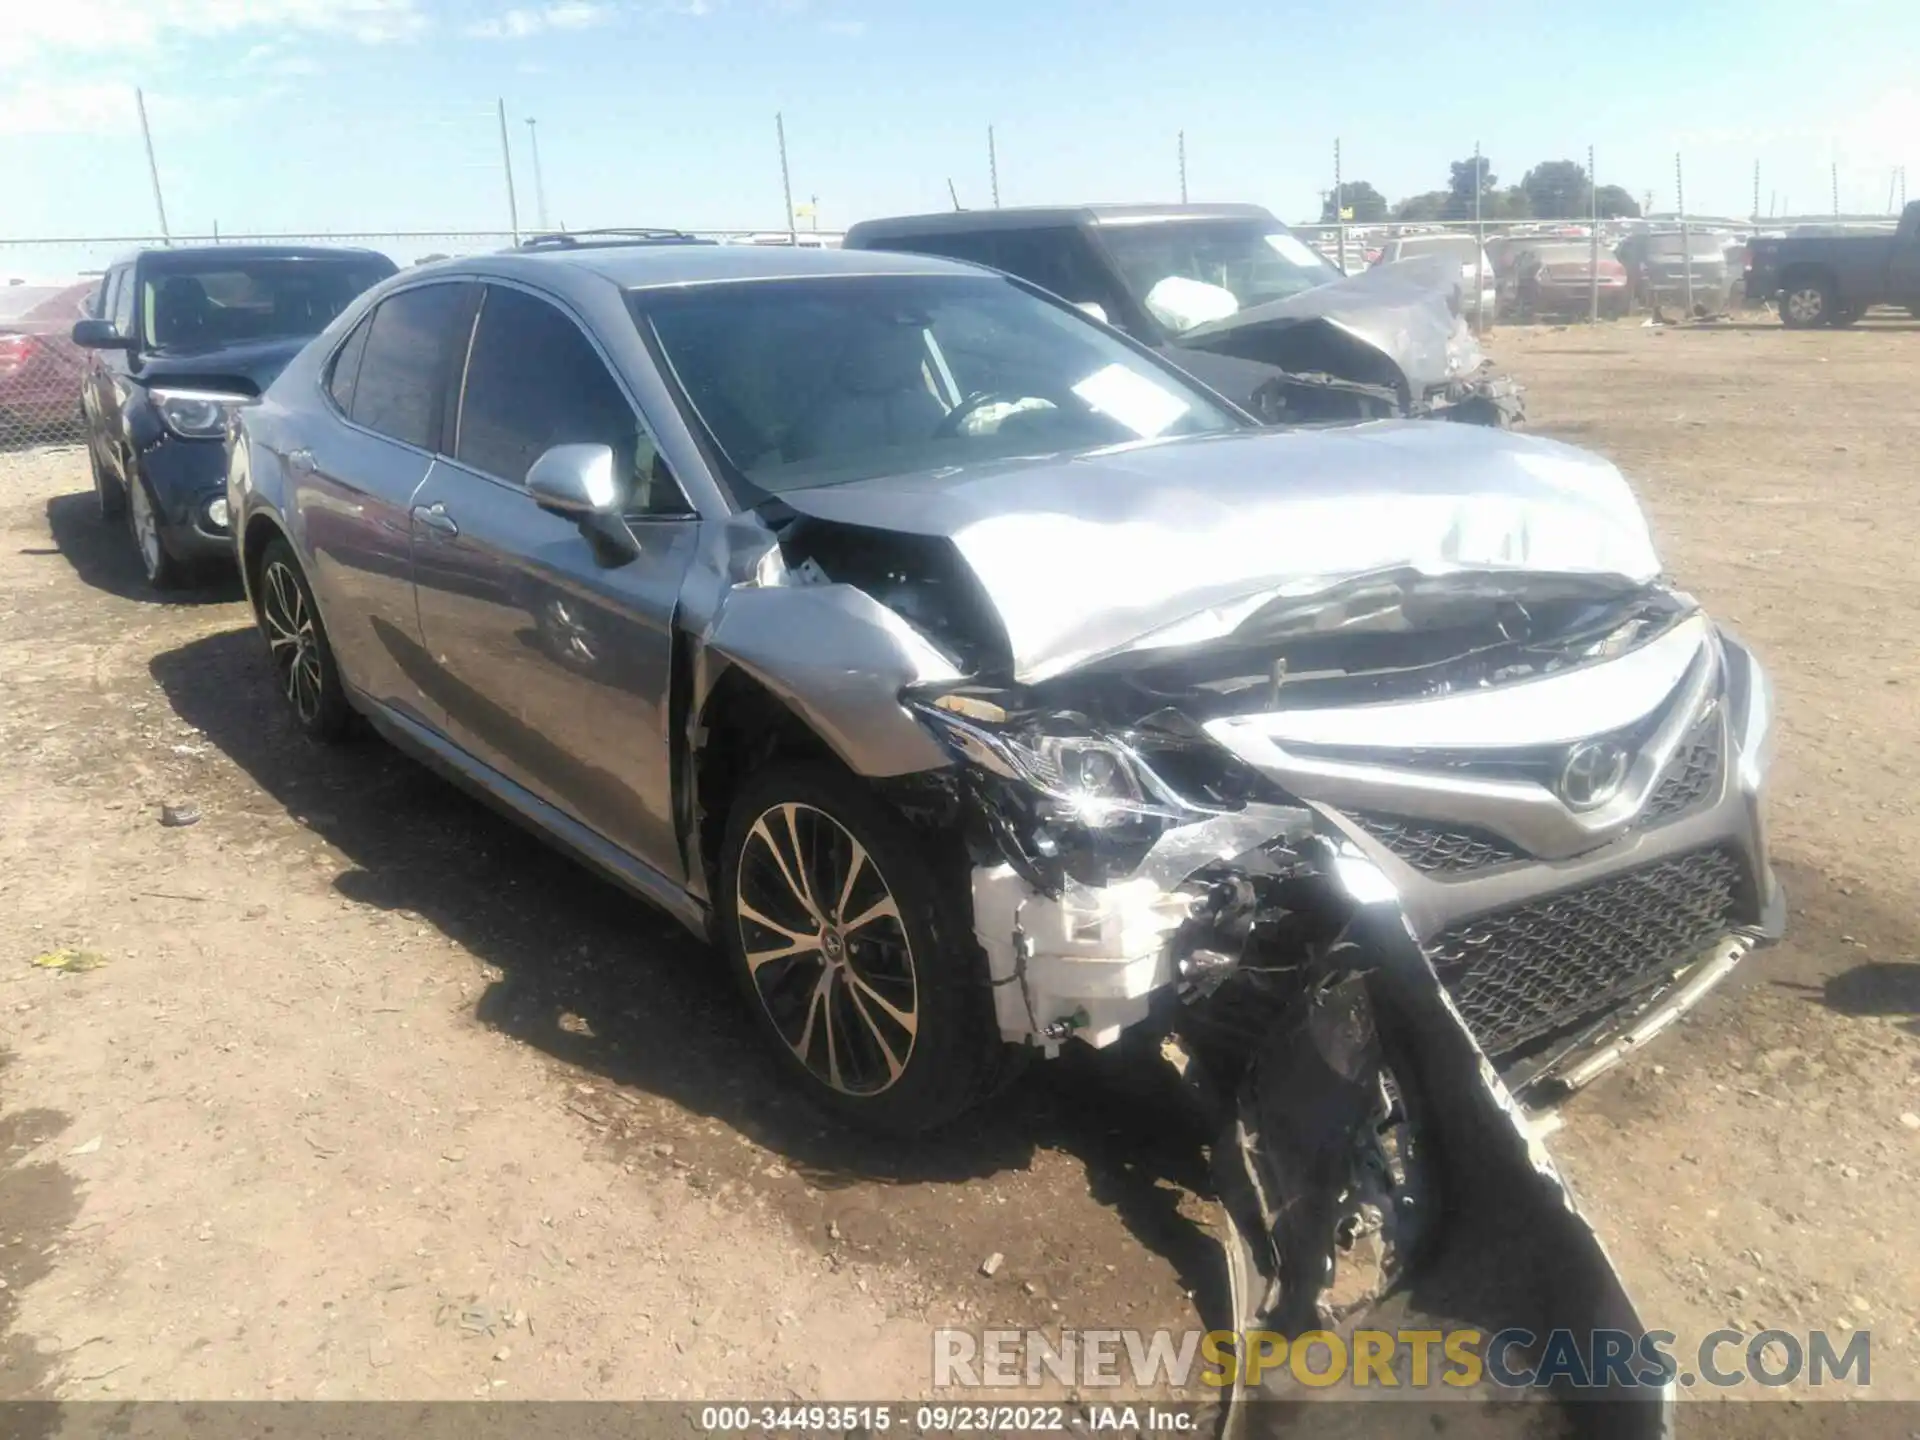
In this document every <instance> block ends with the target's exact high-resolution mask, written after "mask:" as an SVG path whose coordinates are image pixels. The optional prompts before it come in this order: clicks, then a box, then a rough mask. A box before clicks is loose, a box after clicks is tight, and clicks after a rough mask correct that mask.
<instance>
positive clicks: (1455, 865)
mask: <svg viewBox="0 0 1920 1440" xmlns="http://www.w3.org/2000/svg"><path fill="white" fill-rule="evenodd" d="M1351 818H1352V820H1353V823H1354V824H1356V825H1358V826H1359V827H1360V828H1361V829H1362V830H1364V831H1366V832H1367V834H1369V835H1371V836H1372V837H1373V838H1374V839H1376V840H1378V841H1379V842H1380V843H1381V844H1382V845H1384V846H1386V847H1387V849H1389V850H1391V851H1392V852H1393V853H1394V854H1395V855H1397V856H1398V857H1399V858H1400V859H1402V860H1404V861H1406V862H1407V864H1409V865H1411V866H1412V867H1413V868H1414V869H1416V870H1423V871H1425V872H1427V873H1428V874H1440V875H1458V874H1461V873H1463V872H1465V871H1468V870H1483V869H1485V868H1486V867H1488V866H1489V865H1509V864H1512V863H1513V862H1514V861H1516V860H1524V859H1526V858H1527V854H1526V852H1525V851H1524V850H1521V849H1520V848H1519V847H1518V846H1516V845H1515V844H1514V843H1513V842H1512V841H1510V840H1508V839H1506V838H1504V837H1503V836H1499V835H1496V834H1494V833H1493V832H1492V831H1491V830H1483V829H1481V828H1479V827H1478V826H1476V825H1443V824H1434V823H1432V822H1428V821H1421V820H1403V819H1397V818H1395V817H1394V816H1391V815H1355V816H1353V817H1351Z"/></svg>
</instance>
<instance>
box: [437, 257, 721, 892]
mask: <svg viewBox="0 0 1920 1440" xmlns="http://www.w3.org/2000/svg"><path fill="white" fill-rule="evenodd" d="M577 443H587V444H604V445H609V446H611V447H612V449H613V451H614V454H615V457H616V461H617V464H618V467H619V472H620V473H621V474H623V475H624V476H626V477H629V485H630V495H629V503H628V510H629V520H628V524H629V526H630V528H631V530H632V532H633V534H634V536H635V538H636V540H637V541H638V542H639V550H640V553H639V555H638V556H637V557H636V558H634V559H631V560H628V561H626V562H625V563H621V564H609V563H606V560H605V558H603V556H604V552H597V551H596V548H595V547H594V546H593V545H592V544H590V543H589V541H588V539H587V538H586V536H585V535H583V534H582V532H581V530H580V528H579V526H578V525H576V524H575V523H574V522H573V521H571V520H567V519H563V518H561V517H559V516H556V515H551V514H549V513H547V512H546V511H544V510H541V509H540V508H539V506H538V505H536V504H535V503H534V501H533V499H532V497H531V496H530V495H529V494H528V493H527V490H526V488H525V485H524V480H525V476H526V472H527V470H528V468H529V467H530V466H531V465H532V463H533V461H534V460H535V459H536V458H537V457H538V456H539V455H540V454H541V452H543V451H544V450H546V449H548V448H549V447H550V446H553V445H560V444H577ZM453 450H454V459H453V460H452V461H449V460H447V459H446V458H444V457H443V458H442V459H440V460H439V461H437V462H436V463H435V465H434V467H433V470H432V473H431V474H430V475H429V476H428V477H427V482H426V484H425V485H424V486H423V487H422V488H421V490H420V492H419V493H418V494H417V495H415V496H414V502H413V544H414V577H415V587H416V594H417V598H418V604H419V614H420V628H421V635H422V638H423V640H424V642H425V644H426V647H427V650H428V652H429V654H430V655H431V657H432V660H433V664H434V668H435V678H434V681H433V684H434V694H433V698H434V699H435V700H436V701H437V702H438V703H439V705H440V706H441V707H443V709H444V712H445V715H446V730H447V734H448V736H449V738H451V739H452V740H453V741H454V743H456V744H457V745H459V746H461V747H462V748H463V749H465V750H467V751H468V752H469V753H470V754H472V755H473V756H474V757H475V758H477V759H479V760H481V761H483V762H484V763H485V764H487V765H489V766H491V767H492V768H494V769H495V770H498V771H499V772H501V773H502V774H503V775H505V776H506V777H507V778H508V779H510V780H512V781H514V782H515V783H517V784H519V785H523V786H525V787H526V788H527V789H528V790H530V791H532V792H533V793H534V794H535V795H537V796H539V797H540V798H541V799H543V800H545V801H547V802H548V803H549V804H551V805H554V806H555V807H557V808H558V809H560V810H561V811H563V812H564V813H566V814H568V815H570V816H572V817H573V818H574V819H576V820H578V821H580V822H581V823H582V824H584V825H586V826H588V827H589V828H590V829H592V830H594V831H596V832H598V833H599V834H600V835H602V836H603V837H605V838H606V839H608V840H611V841H613V842H614V843H615V844H616V845H619V846H620V847H621V848H623V849H625V850H627V851H628V852H630V853H632V854H634V855H637V856H638V857H639V858H641V859H642V860H644V861H645V862H646V863H648V864H649V865H651V866H653V868H655V869H656V870H658V871H660V872H661V873H662V874H664V875H666V876H667V877H668V878H670V879H675V880H680V879H684V866H683V865H682V864H681V862H680V859H679V845H678V841H677V837H676V835H675V831H674V824H673V804H672V790H671V766H670V760H669V755H670V733H669V730H670V725H669V712H668V695H669V689H670V684H671V673H672V651H673V616H674V610H675V607H676V605H677V603H678V601H679V595H680V585H681V581H682V578H683V577H684V575H685V574H686V570H687V566H688V563H689V562H690V560H691V559H692V556H693V551H694V545H695V543H696V540H697V538H698V525H699V522H698V521H697V520H696V519H694V518H693V515H692V512H691V509H690V507H688V506H687V505H686V503H685V501H684V500H683V499H682V498H681V495H680V492H679V489H678V487H677V485H675V484H674V482H673V479H672V477H671V475H669V474H668V473H667V471H666V467H665V463H664V461H663V460H661V459H660V458H659V456H658V453H657V451H655V449H654V447H653V445H652V442H651V439H650V437H649V432H648V430H647V427H646V425H645V422H644V421H643V420H642V419H641V418H640V414H639V411H638V408H637V407H636V406H635V405H634V404H633V403H632V401H631V399H630V398H629V396H628V394H627V392H626V390H625V389H624V387H623V386H622V385H621V384H620V383H619V382H618V381H617V380H616V379H615V377H614V374H613V371H612V369H611V368H610V366H609V365H608V363H607V361H606V360H605V358H604V357H603V356H602V354H601V353H600V351H599V350H598V348H597V347H596V346H595V345H594V344H593V343H592V342H591V341H590V340H589V339H588V337H587V334H586V332H585V331H584V330H583V328H582V327H581V326H580V325H579V324H578V323H576V321H575V320H574V318H573V317H572V316H571V315H570V314H569V313H567V312H565V311H563V310H562V309H560V308H559V306H558V303H557V302H555V301H554V300H552V299H550V298H547V297H543V296H539V295H535V294H533V293H531V292H530V291H527V290H523V289H519V288H517V287H514V286H509V285H501V284H494V285H489V286H488V287H487V289H486V293H485V298H484V300H483V301H482V303H481V308H480V315H479V320H478V323H477V325H476V326H475V329H474V334H473V349H472V354H471V356H470V357H469V359H468V363H467V367H466V384H465V389H464V392H463V394H462V396H461V399H460V401H459V411H458V414H457V418H456V421H455V436H454V442H453Z"/></svg>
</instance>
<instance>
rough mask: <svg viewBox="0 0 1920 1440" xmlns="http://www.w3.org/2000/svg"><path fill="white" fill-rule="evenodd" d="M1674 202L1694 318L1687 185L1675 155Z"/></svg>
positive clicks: (1691, 312) (1691, 242)
mask: <svg viewBox="0 0 1920 1440" xmlns="http://www.w3.org/2000/svg"><path fill="white" fill-rule="evenodd" d="M1673 203H1674V204H1675V205H1676V206H1678V207H1679V210H1680V255H1681V265H1682V273H1683V274H1685V275H1686V277H1687V318H1688V319H1689V320H1691V319H1692V318H1693V237H1692V236H1691V235H1690V234H1689V233H1688V231H1687V186H1686V180H1685V179H1684V178H1683V177H1682V175H1681V173H1680V156H1679V154H1678V152H1676V153H1675V154H1674V157H1673Z"/></svg>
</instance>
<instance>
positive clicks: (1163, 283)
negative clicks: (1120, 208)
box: [1099, 220, 1341, 334]
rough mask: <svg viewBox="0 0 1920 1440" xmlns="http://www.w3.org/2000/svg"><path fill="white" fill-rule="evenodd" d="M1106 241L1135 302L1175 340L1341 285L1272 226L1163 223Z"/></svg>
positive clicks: (1335, 273)
mask: <svg viewBox="0 0 1920 1440" xmlns="http://www.w3.org/2000/svg"><path fill="white" fill-rule="evenodd" d="M1099 233H1100V242H1101V243H1102V244H1103V245H1105V246H1106V247H1107V250H1108V251H1109V253H1111V254H1112V256H1113V260H1114V264H1115V265H1117V266H1118V267H1119V269H1120V274H1121V277H1122V278H1123V279H1124V280H1125V281H1126V286H1127V289H1128V291H1129V292H1131V293H1132V295H1133V297H1134V299H1136V300H1138V301H1139V302H1140V303H1141V304H1142V305H1144V306H1145V307H1146V308H1147V310H1148V312H1149V313H1150V314H1152V315H1153V317H1154V318H1155V319H1156V320H1158V321H1160V323H1161V324H1163V325H1165V326H1166V327H1167V328H1168V329H1170V330H1172V331H1174V332H1175V333H1176V334H1177V333H1179V332H1182V331H1186V330H1191V329H1193V328H1194V327H1195V326H1198V325H1203V324H1206V323H1207V322H1209V321H1213V320H1225V319H1227V318H1228V317H1229V316H1232V315H1236V314H1238V313H1239V312H1240V311H1242V310H1251V309H1252V308H1253V307H1254V306H1256V305H1264V304H1267V303H1268V302H1269V301H1273V300H1284V299H1286V298H1287V297H1288V296H1289V295H1297V294H1299V293H1300V292H1301V291H1302V290H1311V289H1312V288H1313V287H1314V286H1316V285H1325V284H1328V283H1330V282H1332V281H1334V280H1338V279H1340V278H1341V274H1340V271H1339V270H1338V269H1337V268H1336V267H1335V266H1334V265H1332V264H1331V263H1330V262H1329V261H1328V260H1327V259H1326V257H1325V256H1323V255H1321V254H1319V253H1318V252H1316V251H1315V250H1313V249H1312V248H1311V247H1310V246H1308V245H1307V244H1305V243H1304V242H1303V241H1302V240H1301V239H1300V238H1299V237H1298V236H1296V235H1294V234H1292V233H1291V232H1289V231H1286V230H1283V229H1281V228H1280V227H1279V226H1278V225H1276V224H1273V223H1272V222H1269V221H1261V220H1172V221H1156V222H1151V223H1142V224H1132V225H1102V226H1101V227H1100V232H1099Z"/></svg>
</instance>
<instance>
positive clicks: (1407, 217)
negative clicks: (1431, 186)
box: [1393, 190, 1453, 224]
mask: <svg viewBox="0 0 1920 1440" xmlns="http://www.w3.org/2000/svg"><path fill="white" fill-rule="evenodd" d="M1452 203H1453V192H1452V191H1451V190H1429V191H1427V192H1426V193H1425V194H1422V195H1409V196H1407V198H1406V199H1404V200H1402V201H1401V202H1400V203H1399V204H1397V205H1395V206H1394V207H1393V218H1394V219H1395V220H1402V221H1405V222H1407V223H1408V224H1424V223H1425V222H1427V221H1429V220H1441V219H1444V218H1445V217H1446V214H1447V207H1448V206H1449V205H1450V204H1452Z"/></svg>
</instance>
